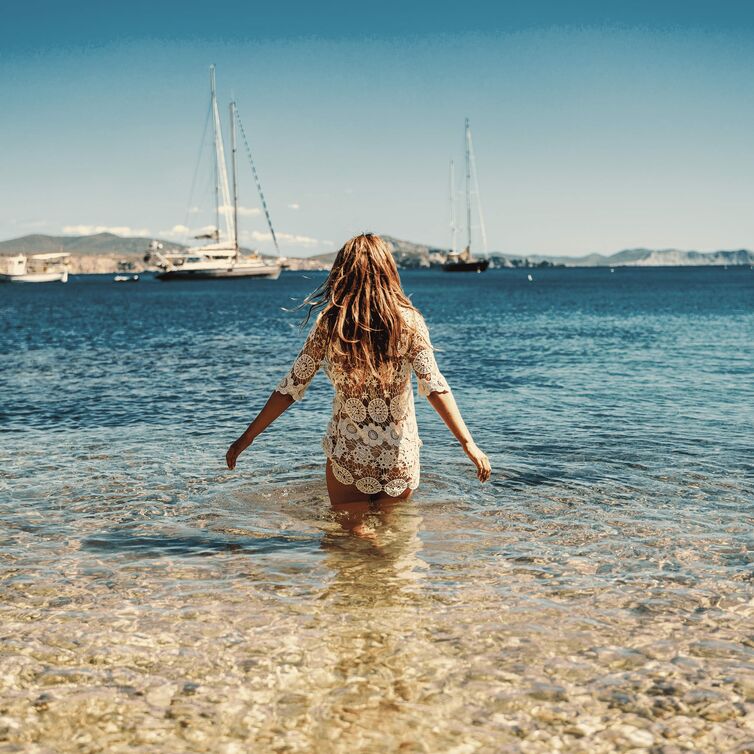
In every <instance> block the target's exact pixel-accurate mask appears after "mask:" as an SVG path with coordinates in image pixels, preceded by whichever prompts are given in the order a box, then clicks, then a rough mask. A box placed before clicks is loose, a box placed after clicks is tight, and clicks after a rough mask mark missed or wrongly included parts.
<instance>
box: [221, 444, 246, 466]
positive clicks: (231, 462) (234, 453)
mask: <svg viewBox="0 0 754 754" xmlns="http://www.w3.org/2000/svg"><path fill="white" fill-rule="evenodd" d="M247 447H248V446H247V445H242V444H241V438H240V437H239V438H238V440H236V441H235V442H234V443H231V446H230V447H229V448H228V452H227V453H226V454H225V462H226V463H227V464H228V468H229V469H230V470H231V471H233V469H235V468H236V461H237V460H238V456H240V455H241V453H243V451H244V450H245V449H246V448H247Z"/></svg>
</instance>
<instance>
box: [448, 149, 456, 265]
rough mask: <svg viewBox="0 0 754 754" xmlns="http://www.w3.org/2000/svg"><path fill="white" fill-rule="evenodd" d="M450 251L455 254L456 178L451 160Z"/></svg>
mask: <svg viewBox="0 0 754 754" xmlns="http://www.w3.org/2000/svg"><path fill="white" fill-rule="evenodd" d="M449 190H450V192H449V198H450V249H451V251H452V252H453V253H454V254H455V253H456V177H455V166H454V164H453V160H451V161H450V186H449Z"/></svg>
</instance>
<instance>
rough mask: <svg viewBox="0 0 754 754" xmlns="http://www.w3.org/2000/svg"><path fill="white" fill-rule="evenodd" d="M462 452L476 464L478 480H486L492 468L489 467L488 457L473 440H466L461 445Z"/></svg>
mask: <svg viewBox="0 0 754 754" xmlns="http://www.w3.org/2000/svg"><path fill="white" fill-rule="evenodd" d="M463 452H464V453H466V455H467V456H468V457H469V458H470V459H471V462H472V463H473V464H474V466H476V475H477V477H478V478H479V481H480V482H486V481H487V480H488V479H489V478H490V473H491V471H492V468H491V467H490V459H489V458H487V456H486V455H485V454H484V453H482V451H481V450H480V449H479V447H478V446H477V444H476V443H475V442H467V443H464V445H463Z"/></svg>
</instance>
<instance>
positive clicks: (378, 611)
mask: <svg viewBox="0 0 754 754" xmlns="http://www.w3.org/2000/svg"><path fill="white" fill-rule="evenodd" d="M526 274H527V273H526V271H523V272H522V271H494V272H490V273H487V274H485V275H480V276H470V277H466V276H461V277H460V278H457V277H455V276H454V277H451V276H444V275H443V274H442V273H431V272H415V273H411V272H405V273H404V274H403V279H404V286H405V288H406V289H407V291H409V292H410V293H412V294H413V297H414V301H415V302H416V303H417V305H418V306H419V307H420V308H421V309H422V310H423V311H424V313H425V315H426V317H427V320H428V322H429V324H430V328H431V331H432V335H433V338H434V341H435V345H436V346H437V347H438V348H439V349H441V353H439V354H438V361H439V362H440V365H441V367H442V368H443V371H444V372H445V374H446V376H447V377H448V379H449V381H450V382H451V384H452V385H453V387H454V392H455V393H456V397H457V400H458V402H459V404H460V406H461V408H462V410H463V412H464V415H465V417H466V420H467V423H468V424H469V425H470V427H471V428H472V430H473V432H474V434H475V436H476V439H477V441H478V442H479V444H480V445H482V447H484V448H485V450H486V451H487V452H488V454H489V455H490V458H491V461H492V465H493V469H494V473H493V478H492V481H491V483H490V484H488V485H487V486H485V487H480V486H479V485H478V484H477V483H476V482H475V479H474V476H473V471H472V469H471V467H470V465H469V464H468V462H467V461H466V460H465V458H464V457H463V456H462V454H461V453H460V452H459V451H458V450H457V449H456V448H455V446H454V444H453V442H452V438H451V437H450V435H449V434H448V433H447V431H446V430H445V429H444V427H443V426H442V424H441V422H440V421H439V419H438V418H437V417H436V416H434V415H433V414H432V413H431V409H430V408H429V407H428V405H427V404H426V402H425V401H423V400H422V401H421V402H419V403H418V411H419V425H420V433H421V435H422V438H423V439H424V442H425V445H424V449H423V456H422V471H423V473H422V485H421V487H420V489H419V491H418V494H417V495H416V497H415V500H413V501H412V502H410V503H409V504H407V505H401V506H399V507H395V508H393V509H391V510H385V511H375V512H374V514H373V515H372V516H371V518H370V526H371V527H372V528H373V530H374V535H373V539H372V540H364V539H359V538H357V537H354V536H351V535H348V534H346V533H345V532H344V531H343V530H342V529H341V527H340V526H339V524H338V522H337V521H335V520H334V519H333V517H332V515H331V513H330V510H329V506H328V503H327V498H326V492H325V488H324V483H323V478H322V476H323V474H322V463H323V459H322V458H321V451H320V449H319V439H320V437H321V435H322V433H323V431H324V426H325V423H326V421H327V418H328V417H327V411H328V408H329V398H330V388H329V385H328V384H327V382H326V380H325V378H324V377H323V376H321V375H320V376H318V377H317V378H316V379H315V382H314V384H313V385H312V387H311V389H310V391H309V393H308V394H307V397H306V399H305V400H304V401H303V402H302V403H301V404H300V405H297V406H294V407H293V408H292V409H291V410H290V411H289V412H288V413H287V414H286V415H284V416H283V417H282V418H281V419H280V420H279V422H278V423H277V424H276V425H275V426H274V427H273V428H272V429H271V430H270V431H269V433H267V434H265V435H263V436H262V437H261V438H260V439H259V440H258V441H257V442H256V443H255V444H254V446H253V447H252V449H251V450H250V451H249V453H248V455H244V456H242V458H241V460H240V462H239V467H238V469H237V470H236V472H233V473H231V472H228V471H227V470H226V469H224V468H223V455H224V452H225V449H226V447H227V444H228V442H229V441H230V440H232V439H234V438H235V437H236V436H237V434H238V433H239V432H240V431H241V429H242V428H243V427H244V426H245V424H246V422H247V421H248V420H250V419H251V418H252V417H253V415H254V411H255V409H258V408H259V407H260V406H261V405H262V403H263V401H264V400H265V399H266V397H267V395H268V393H269V391H270V390H271V388H272V387H273V385H274V384H275V381H276V380H277V379H278V378H279V376H280V375H281V374H282V373H283V372H284V371H285V369H286V368H287V366H288V365H289V363H290V361H291V360H292V358H293V356H294V355H295V352H296V350H297V347H298V345H299V344H300V342H301V339H302V334H301V333H300V332H299V331H298V330H296V329H293V328H292V327H291V323H292V321H293V318H292V317H291V316H290V315H286V314H285V313H284V312H282V311H281V307H282V306H290V305H292V304H293V303H294V301H293V300H292V299H300V297H301V296H303V295H304V293H306V292H307V291H308V290H310V289H311V288H312V287H314V285H315V284H316V283H317V282H318V280H319V276H317V275H309V276H308V277H305V276H304V275H302V274H296V273H291V274H287V275H284V276H283V277H282V278H281V279H280V280H279V281H277V282H276V283H275V282H267V281H265V282H261V281H226V282H216V283H213V282H207V283H201V284H196V283H194V284H181V283H173V284H159V283H156V282H153V281H148V280H145V281H143V282H142V283H139V284H138V285H122V286H119V285H113V284H112V283H111V282H110V281H109V278H106V279H101V278H80V279H78V280H75V281H74V282H71V283H70V284H68V285H67V286H50V287H47V288H44V289H40V288H37V287H22V286H5V287H2V288H0V324H1V329H0V358H1V359H2V370H1V371H0V395H1V396H2V399H1V400H0V430H1V432H0V472H1V473H0V500H1V501H2V504H1V507H0V520H1V521H2V526H3V532H4V536H3V539H2V543H0V573H1V574H2V583H1V586H0V590H1V591H0V595H1V597H2V599H1V600H0V611H1V612H0V615H1V616H2V641H1V642H0V668H1V669H2V672H0V751H5V750H8V751H22V750H23V751H34V750H35V748H34V747H37V750H38V751H59V752H69V751H71V752H72V751H77V752H79V751H83V752H98V751H108V752H126V751H129V752H131V751H135V750H136V751H142V752H157V751H160V752H163V751H197V752H198V751H213V752H214V751H217V752H227V753H232V752H245V751H248V750H250V748H251V749H253V750H255V751H281V752H309V751H322V752H352V751H356V750H359V751H375V752H383V751H404V752H433V753H434V752H453V753H454V754H467V753H468V754H471V753H472V752H485V753H486V752H495V753H497V752H505V753H506V754H508V753H511V754H512V753H514V752H521V753H523V754H528V753H529V752H534V753H535V754H536V753H539V752H542V753H545V752H547V753H549V752H553V751H564V752H571V751H573V752H590V753H591V752H622V751H634V752H637V751H638V752H641V751H651V752H653V753H654V752H661V753H662V754H673V753H674V752H676V751H700V752H718V751H719V752H726V753H727V752H736V751H739V752H743V751H749V750H754V748H751V743H750V742H752V741H754V680H753V679H754V638H753V635H754V600H753V597H754V577H753V570H752V540H753V539H754V538H753V537H752V523H753V517H752V512H753V510H754V504H753V503H752V500H753V499H754V473H753V472H754V464H753V463H752V454H751V448H752V446H754V438H753V437H752V435H753V434H754V431H753V430H752V426H754V408H753V406H754V379H752V374H753V373H754V308H753V305H754V273H752V272H751V271H750V270H743V269H735V270H733V269H731V270H723V269H709V270H703V269H688V270H684V269H676V270H630V269H626V270H624V269H616V271H615V273H610V272H609V270H544V271H535V272H534V273H533V275H534V278H535V280H534V282H533V283H529V282H528V281H527V280H526ZM673 747H675V748H673ZM747 747H749V748H747Z"/></svg>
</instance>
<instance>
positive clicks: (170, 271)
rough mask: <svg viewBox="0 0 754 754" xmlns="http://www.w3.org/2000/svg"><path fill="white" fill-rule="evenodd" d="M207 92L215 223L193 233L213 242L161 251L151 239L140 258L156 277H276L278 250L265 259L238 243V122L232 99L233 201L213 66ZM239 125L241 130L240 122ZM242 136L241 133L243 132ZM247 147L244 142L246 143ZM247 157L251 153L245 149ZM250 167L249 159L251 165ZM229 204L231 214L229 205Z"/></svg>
mask: <svg viewBox="0 0 754 754" xmlns="http://www.w3.org/2000/svg"><path fill="white" fill-rule="evenodd" d="M209 72H210V93H211V114H212V123H213V128H214V137H215V138H214V142H215V149H214V160H215V177H216V182H215V204H216V212H217V215H216V216H217V227H215V229H214V230H213V231H212V232H211V233H209V234H206V235H203V236H197V238H204V239H208V240H210V241H214V243H208V244H205V245H203V246H195V247H189V248H186V249H181V250H180V251H165V250H163V247H162V244H161V243H159V242H157V241H153V242H152V243H151V244H150V245H149V251H148V252H147V254H146V256H145V257H144V260H145V261H146V262H152V263H154V264H156V266H157V267H158V268H159V270H160V271H159V272H158V273H157V275H156V277H157V278H159V279H160V280H201V279H207V278H239V277H259V278H270V279H273V280H276V279H277V278H278V277H279V276H280V269H281V264H280V262H281V260H280V258H279V257H280V252H279V250H278V259H277V260H275V261H274V262H268V261H265V260H264V259H263V258H262V256H261V255H260V254H259V253H258V252H256V251H255V252H252V253H251V254H247V255H242V254H241V250H240V247H239V245H238V181H237V165H236V163H237V160H236V122H237V121H238V123H239V124H240V119H239V118H238V112H237V110H236V104H235V102H231V103H230V138H231V165H232V170H233V172H232V177H233V203H232V205H231V201H230V189H229V187H228V169H227V166H226V162H225V147H224V145H223V136H222V128H221V123H220V112H219V110H218V108H217V94H216V88H215V66H214V65H213V66H210V69H209ZM240 125H241V129H242V134H243V125H242V124H240ZM244 138H245V136H244ZM247 150H248V145H247ZM249 158H251V153H250V152H249ZM253 168H254V165H253V162H252V169H253ZM254 177H255V178H256V179H257V188H258V189H259V193H260V197H261V199H262V206H263V207H264V212H265V215H266V217H267V223H268V225H269V228H270V233H271V234H272V239H273V241H274V243H275V248H276V249H277V238H276V236H275V231H274V229H273V227H272V223H271V221H270V215H269V212H268V211H267V205H266V202H265V201H264V195H263V194H262V188H261V185H260V184H259V180H258V178H257V176H256V170H254ZM231 207H232V210H233V212H232V214H231V212H230V211H229V208H231ZM220 215H222V216H223V220H224V226H225V227H224V231H225V232H224V234H223V235H221V233H220V228H219V225H220Z"/></svg>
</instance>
